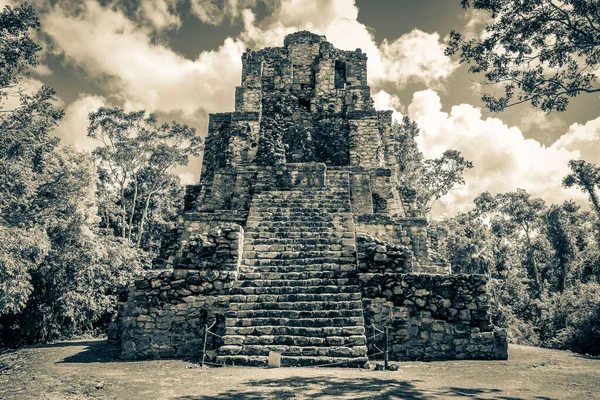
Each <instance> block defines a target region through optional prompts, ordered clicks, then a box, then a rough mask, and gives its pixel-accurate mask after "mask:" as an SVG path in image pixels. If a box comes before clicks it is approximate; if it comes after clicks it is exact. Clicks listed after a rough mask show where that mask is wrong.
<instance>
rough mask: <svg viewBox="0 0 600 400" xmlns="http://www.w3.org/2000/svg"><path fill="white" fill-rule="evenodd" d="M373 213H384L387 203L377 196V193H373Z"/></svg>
mask: <svg viewBox="0 0 600 400" xmlns="http://www.w3.org/2000/svg"><path fill="white" fill-rule="evenodd" d="M372 199H373V212H374V213H375V214H379V213H385V212H386V211H387V201H386V200H385V199H384V198H383V197H381V196H380V195H378V194H377V193H373V195H372Z"/></svg>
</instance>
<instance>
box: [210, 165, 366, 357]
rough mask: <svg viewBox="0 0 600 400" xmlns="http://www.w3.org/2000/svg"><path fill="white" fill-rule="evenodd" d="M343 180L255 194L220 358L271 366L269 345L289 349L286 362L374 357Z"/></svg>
mask: <svg viewBox="0 0 600 400" xmlns="http://www.w3.org/2000/svg"><path fill="white" fill-rule="evenodd" d="M336 178H337V180H340V179H341V180H344V179H343V178H344V177H343V176H341V177H340V176H333V177H332V178H331V179H336ZM340 183H341V182H335V185H332V187H322V188H302V190H290V191H267V192H262V193H259V194H256V195H255V196H254V198H253V201H252V205H251V208H250V214H249V217H248V223H247V226H246V230H245V240H244V252H243V255H242V265H241V267H240V268H241V274H240V276H239V279H238V281H237V283H236V287H234V288H233V289H232V298H231V303H230V306H229V312H228V314H227V316H226V320H225V326H226V327H225V337H224V345H223V346H222V347H221V348H220V349H219V356H218V357H217V362H224V363H226V364H228V365H231V364H234V365H253V366H264V365H266V364H267V360H268V354H269V351H277V352H280V353H281V354H282V357H281V363H282V366H303V365H325V364H329V363H339V364H337V365H338V366H362V365H364V364H365V362H367V360H368V359H367V347H366V338H365V330H364V319H363V311H362V303H361V295H360V292H359V289H358V286H357V285H356V283H357V282H356V275H355V274H356V272H355V271H356V247H355V241H354V231H353V221H352V214H351V205H350V198H349V191H348V190H347V189H344V188H347V187H348V186H347V180H346V185H345V186H344V185H341V186H340V185H339V184H340ZM342 183H343V182H342ZM340 187H341V189H340Z"/></svg>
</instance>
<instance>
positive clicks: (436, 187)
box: [392, 116, 473, 214]
mask: <svg viewBox="0 0 600 400" xmlns="http://www.w3.org/2000/svg"><path fill="white" fill-rule="evenodd" d="M392 134H393V138H394V142H395V150H394V152H395V156H396V161H397V163H398V174H397V175H398V184H399V186H400V191H401V192H406V191H411V192H413V193H414V194H415V201H416V203H417V207H418V208H419V210H421V212H422V213H423V214H426V213H428V212H429V210H430V209H431V207H432V204H433V202H434V201H435V200H439V199H440V198H441V197H443V196H444V195H446V194H447V193H448V192H449V191H450V190H452V189H453V188H454V187H456V186H457V185H462V184H464V183H465V181H464V178H463V174H464V171H465V170H467V169H470V168H473V163H472V162H470V161H468V160H465V159H464V157H463V156H462V155H461V153H460V152H459V151H457V150H446V151H445V152H444V153H443V154H442V156H441V157H438V158H432V159H426V158H425V157H424V156H423V153H421V151H420V150H419V148H418V146H417V141H416V137H417V136H418V135H419V126H418V125H417V123H416V122H415V121H412V120H411V119H410V118H409V117H407V116H405V117H404V118H403V119H402V122H397V121H394V123H393V124H392Z"/></svg>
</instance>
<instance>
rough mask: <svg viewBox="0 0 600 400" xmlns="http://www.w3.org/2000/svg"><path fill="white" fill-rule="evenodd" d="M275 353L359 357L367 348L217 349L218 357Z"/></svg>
mask: <svg viewBox="0 0 600 400" xmlns="http://www.w3.org/2000/svg"><path fill="white" fill-rule="evenodd" d="M270 351H277V352H279V353H283V354H282V355H284V354H285V355H286V356H309V357H310V356H312V357H315V356H327V357H350V358H352V357H361V356H366V355H367V346H351V347H346V346H332V347H321V346H286V345H277V344H273V345H241V346H239V345H237V346H236V345H226V346H221V347H220V348H219V354H220V355H248V356H268V355H269V352H270Z"/></svg>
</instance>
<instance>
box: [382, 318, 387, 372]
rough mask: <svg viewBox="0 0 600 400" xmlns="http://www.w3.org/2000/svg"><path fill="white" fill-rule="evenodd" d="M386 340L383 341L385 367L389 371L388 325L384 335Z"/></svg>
mask: <svg viewBox="0 0 600 400" xmlns="http://www.w3.org/2000/svg"><path fill="white" fill-rule="evenodd" d="M383 337H384V340H385V342H384V343H383V345H384V347H383V350H384V352H383V356H384V359H383V368H384V369H385V370H386V371H387V369H388V327H387V325H386V327H385V333H384V335H383Z"/></svg>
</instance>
